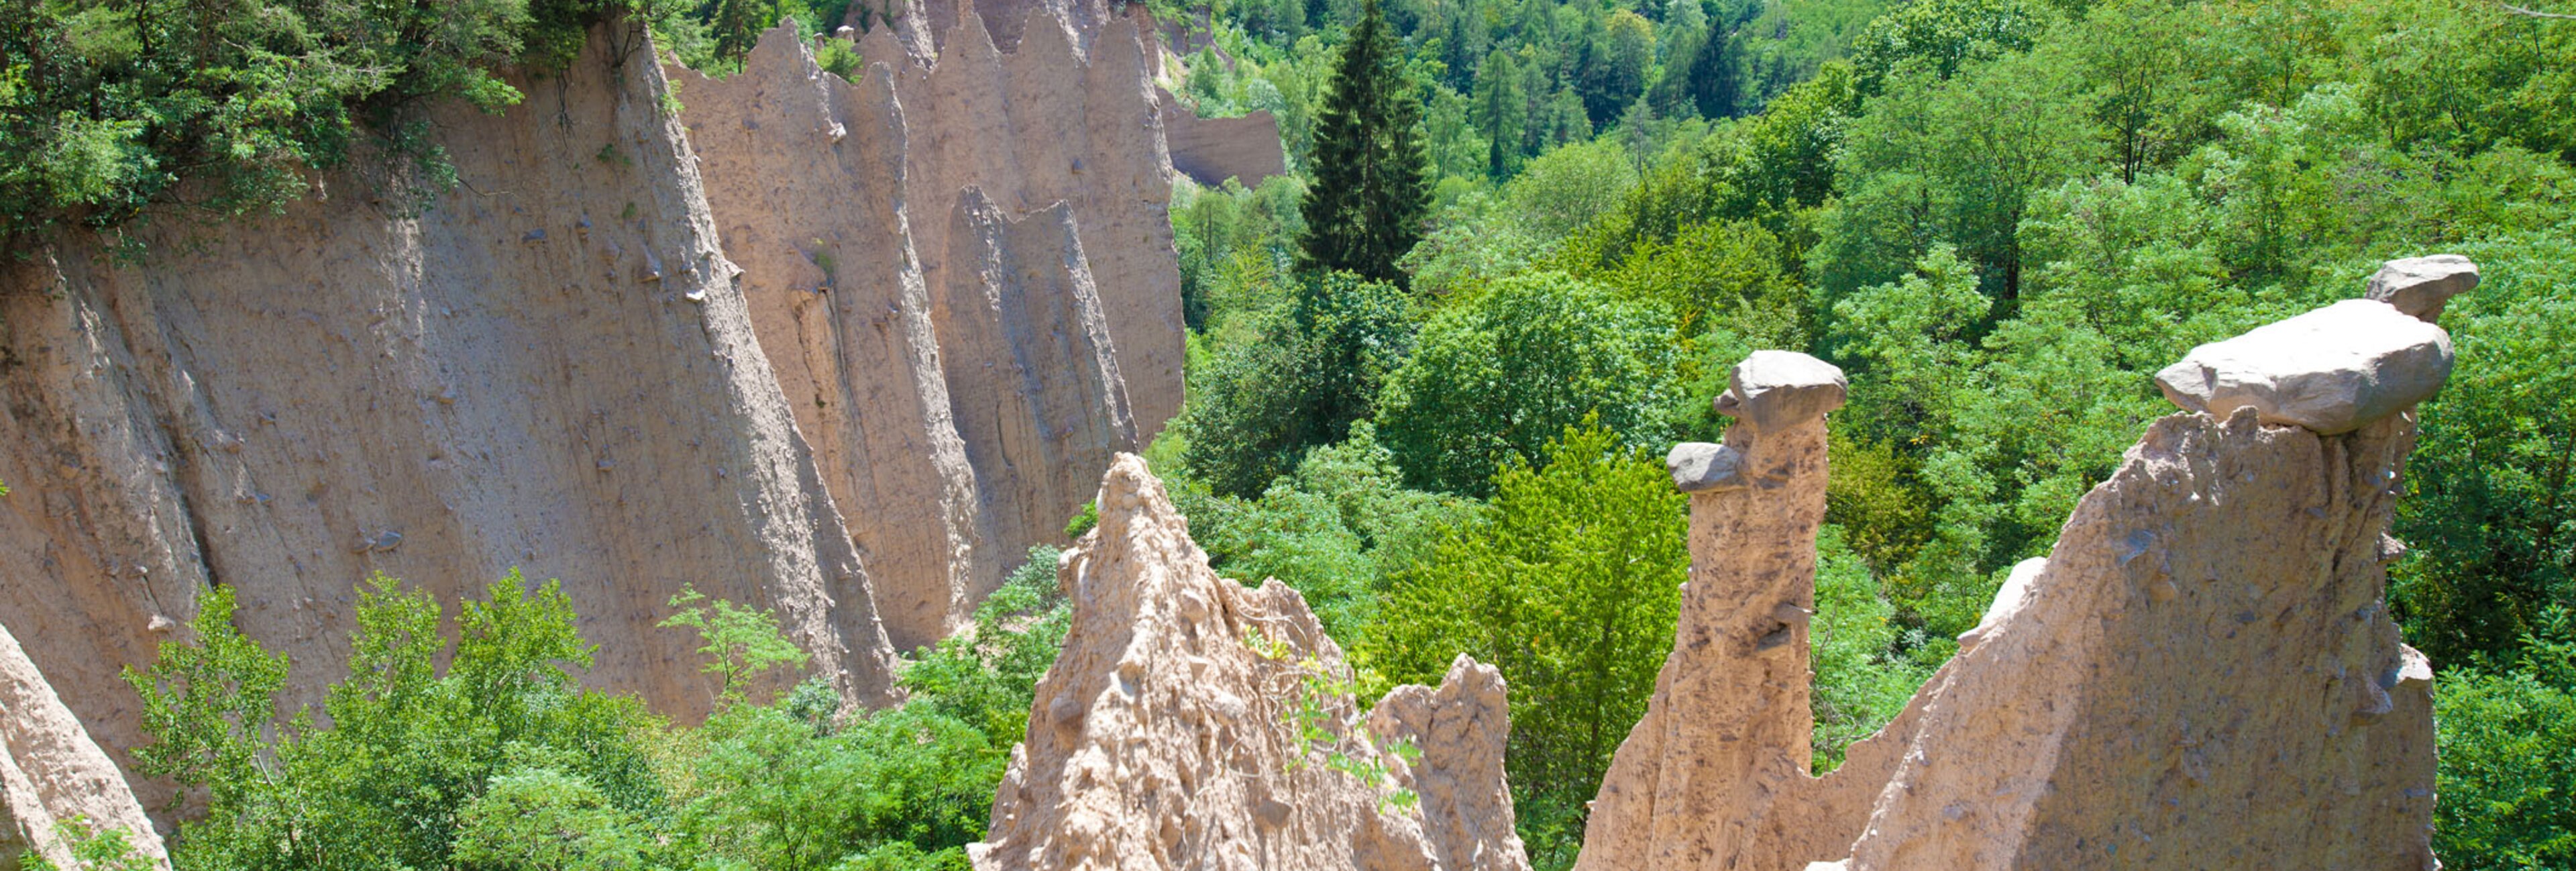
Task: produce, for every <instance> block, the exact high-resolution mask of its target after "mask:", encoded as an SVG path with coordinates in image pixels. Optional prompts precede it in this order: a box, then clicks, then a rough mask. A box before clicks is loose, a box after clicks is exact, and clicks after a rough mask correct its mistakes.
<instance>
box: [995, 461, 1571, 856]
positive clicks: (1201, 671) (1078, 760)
mask: <svg viewBox="0 0 2576 871" xmlns="http://www.w3.org/2000/svg"><path fill="white" fill-rule="evenodd" d="M1099 499H1100V503H1099V504H1100V524H1099V526H1098V527H1097V528H1096V529H1094V530H1093V531H1092V532H1091V533H1090V534H1088V535H1086V536H1084V538H1083V540H1082V541H1081V543H1080V544H1079V546H1077V547H1076V548H1074V549H1073V550H1071V551H1067V552H1066V553H1065V555H1064V557H1063V562H1062V563H1061V565H1060V568H1059V569H1058V578H1059V580H1060V582H1061V583H1062V584H1063V585H1064V587H1065V589H1066V592H1067V593H1068V594H1069V595H1070V596H1071V597H1072V599H1073V603H1074V605H1073V624H1072V627H1071V630H1070V632H1069V633H1068V634H1067V636H1066V638H1065V644H1064V650H1063V652H1062V653H1061V654H1060V655H1059V656H1058V657H1057V659H1056V662H1055V665H1054V667H1053V668H1051V669H1049V670H1048V672H1047V675H1046V677H1045V678H1044V679H1043V680H1041V681H1039V683H1038V687H1037V702H1036V705H1035V707H1034V708H1033V709H1032V710H1031V712H1030V718H1029V730H1028V736H1027V740H1026V741H1025V742H1023V743H1022V744H1021V745H1020V746H1019V747H1017V748H1015V749H1014V750H1013V751H1012V756H1011V764H1010V769H1009V771H1008V773H1007V774H1006V775H1005V776H1004V778H1003V781H1002V786H1001V789H1000V792H999V794H998V795H997V796H996V797H995V799H994V802H993V821H992V826H991V829H990V834H989V835H988V840H987V841H985V842H984V843H979V844H975V845H972V846H970V847H969V848H968V849H969V854H970V855H971V856H972V857H973V860H974V862H975V866H976V867H977V868H979V869H1014V871H1017V869H1075V868H1092V869H1106V868H1119V869H1129V868H1133V869H1169V868H1183V869H1189V868H1197V869H1245V871H1249V869H1325V868H1332V869H1343V868H1349V869H1358V868H1367V869H1434V868H1448V869H1458V868H1476V869H1495V871H1510V869H1520V868H1526V867H1528V861H1527V859H1526V858H1525V857H1523V856H1522V853H1521V848H1520V845H1519V843H1518V841H1517V839H1515V838H1513V837H1512V836H1511V817H1510V799H1509V797H1508V795H1509V794H1508V791H1507V790H1506V789H1505V787H1504V784H1503V781H1502V767H1501V757H1502V747H1503V740H1504V738H1505V736H1506V735H1507V733H1508V731H1509V728H1510V727H1509V725H1508V723H1507V722H1506V719H1505V718H1506V716H1507V715H1506V713H1505V711H1506V708H1505V706H1504V704H1503V687H1502V681H1501V677H1500V675H1499V674H1496V673H1495V672H1494V671H1493V670H1492V669H1491V668H1489V667H1486V666H1480V665H1477V664H1475V663H1474V662H1473V661H1471V660H1463V659H1462V660H1461V661H1460V662H1459V663H1458V664H1457V666H1456V667H1453V668H1452V669H1450V672H1449V675H1448V678H1447V680H1445V681H1443V683H1442V685H1441V686H1440V687H1439V688H1438V689H1429V688H1420V687H1415V688H1404V689H1398V690H1396V691H1394V692H1393V693H1390V694H1389V695H1388V697H1387V699H1386V701H1383V702H1381V703H1380V706H1379V710H1378V711H1377V712H1375V713H1371V714H1368V715H1365V716H1363V715H1362V714H1361V712H1360V711H1359V710H1358V706H1357V704H1356V703H1355V702H1354V700H1353V699H1352V698H1351V696H1350V694H1349V691H1348V690H1347V689H1344V688H1343V686H1344V685H1346V683H1347V681H1348V680H1349V667H1348V666H1347V665H1346V664H1345V663H1344V661H1343V658H1342V652H1341V649H1340V647H1338V646H1337V645H1335V644H1334V643H1333V640H1332V639H1331V638H1328V637H1326V636H1325V635H1324V632H1323V627H1322V625H1321V624H1320V623H1318V622H1316V620H1315V616H1314V614H1313V613H1312V612H1310V611H1309V610H1307V608H1306V604H1305V600H1304V599H1303V598H1301V597H1300V596H1298V594H1297V592H1296V591H1295V590H1291V589H1289V588H1288V587H1287V586H1286V585H1284V584H1281V583H1279V582H1278V581H1276V580H1272V581H1268V582H1265V583H1263V584H1262V585H1261V587H1260V588H1258V589H1246V588H1244V587H1243V586H1242V585H1240V584H1236V583H1234V582H1232V581H1228V580H1225V579H1223V578H1220V577H1218V576H1217V575H1216V573H1215V572H1214V571H1212V570H1210V569H1209V568H1208V564H1207V555H1206V554H1205V553H1204V552H1201V551H1200V550H1199V548H1198V546H1197V545H1196V544H1193V543H1192V542H1191V541H1190V538H1189V532H1188V527H1187V524H1186V523H1185V522H1184V521H1183V520H1182V519H1181V517H1180V515H1179V514H1178V513H1177V512H1175V511H1174V510H1173V508H1172V504H1171V501H1170V500H1169V498H1168V497H1167V496H1166V495H1165V493H1164V491H1163V487H1162V484H1161V482H1159V481H1156V480H1155V479H1154V478H1153V476H1152V475H1151V474H1150V473H1149V472H1147V471H1146V468H1145V462H1144V460H1142V459H1141V458H1138V457H1136V456H1133V455H1121V456H1120V457H1119V458H1118V459H1117V462H1115V463H1114V464H1112V465H1111V467H1110V469H1109V473H1108V475H1107V476H1106V478H1105V480H1104V481H1103V482H1102V484H1101V487H1100V491H1099ZM1398 740H1404V741H1410V742H1413V743H1414V744H1415V746H1417V747H1418V748H1419V749H1420V750H1421V754H1420V758H1419V761H1418V762H1416V763H1413V764H1407V763H1406V761H1405V760H1404V759H1403V758H1402V755H1401V754H1400V753H1398V752H1396V751H1395V749H1394V746H1395V743H1394V742H1396V741H1398ZM1407 793H1410V794H1411V795H1412V796H1415V797H1417V798H1418V799H1419V800H1418V801H1413V802H1408V801H1405V800H1404V796H1405V795H1406V794H1407Z"/></svg>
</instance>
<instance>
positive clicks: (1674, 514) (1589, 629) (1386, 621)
mask: <svg viewBox="0 0 2576 871" xmlns="http://www.w3.org/2000/svg"><path fill="white" fill-rule="evenodd" d="M1560 435H1561V438H1560V439H1558V440H1554V441H1551V442H1550V443H1549V444H1548V445H1547V446H1546V448H1545V451H1544V454H1543V458H1544V460H1545V463H1546V465H1544V466H1538V465H1533V464H1532V463H1530V462H1528V461H1525V460H1521V459H1517V458H1515V459H1513V460H1511V461H1510V462H1509V464H1508V465H1506V466H1504V467H1503V469H1502V471H1501V472H1499V473H1498V474H1496V475H1495V477H1494V490H1495V496H1494V502H1493V506H1492V508H1491V509H1490V510H1489V511H1487V512H1484V513H1483V515H1482V516H1480V517H1478V518H1475V519H1474V520H1472V521H1470V522H1467V523H1462V524H1459V525H1457V526H1453V527H1451V528H1449V529H1448V530H1447V531H1446V532H1444V533H1443V534H1442V536H1441V537H1440V539H1439V541H1438V544H1437V545H1436V546H1435V548H1434V549H1433V552H1432V553H1431V555H1430V557H1429V559H1427V560H1425V561H1423V562H1422V563H1420V564H1418V565H1417V566H1416V567H1415V568H1413V569H1412V570H1411V571H1408V572H1406V573H1404V574H1403V575H1402V576H1401V577H1400V578H1399V579H1398V581H1397V582H1396V584H1395V588H1394V590H1393V591H1392V592H1391V594H1390V595H1389V597H1388V599H1389V606H1388V607H1387V608H1386V609H1385V611H1384V613H1383V617H1382V621H1381V623H1380V624H1379V626H1378V627H1377V629H1376V633H1375V634H1374V636H1372V637H1371V638H1369V639H1367V641H1366V642H1365V643H1363V644H1362V645H1361V646H1360V650H1361V651H1362V652H1363V654H1364V655H1366V656H1367V657H1368V660H1369V662H1370V663H1372V664H1373V665H1374V666H1375V667H1376V668H1378V669H1380V670H1382V671H1383V672H1384V673H1385V674H1386V676H1387V677H1388V678H1389V679H1391V680H1396V681H1406V682H1420V683H1437V682H1438V681H1439V679H1440V676H1441V675H1442V674H1443V673H1445V672H1446V671H1447V669H1448V667H1449V663H1450V660H1451V658H1452V657H1454V656H1456V655H1457V654H1459V653H1462V652H1463V653H1466V654H1468V655H1470V656H1474V657H1476V658H1477V659H1478V660H1479V661H1482V662H1488V663H1492V664H1493V665H1495V666H1496V667H1497V668H1499V669H1501V670H1502V673H1503V678H1504V679H1505V680H1506V681H1509V682H1510V683H1511V686H1512V692H1511V714H1512V734H1511V743H1510V747H1509V752H1508V753H1507V754H1506V755H1505V757H1504V758H1505V763H1506V765H1507V767H1508V769H1509V773H1510V780H1511V784H1512V789H1513V793H1514V794H1513V800H1514V804H1515V806H1516V808H1517V810H1518V813H1519V815H1520V822H1521V831H1522V837H1523V838H1525V839H1527V840H1528V842H1529V846H1530V851H1531V855H1532V858H1533V859H1534V860H1535V861H1537V862H1539V863H1541V864H1547V865H1561V864H1563V862H1565V861H1568V860H1570V859H1571V858H1572V854H1573V850H1574V848H1575V846H1576V845H1577V844H1578V843H1579V841H1580V838H1581V832H1582V819H1583V813H1584V811H1583V808H1584V803H1585V802H1586V801H1588V800H1590V799H1591V798H1592V797H1593V794H1594V792H1595V790H1597V789H1598V788H1599V787H1600V784H1601V776H1602V774H1603V772H1604V771H1606V770H1607V769H1608V766H1609V763H1610V755H1611V753H1612V752H1613V751H1615V750H1616V749H1617V747H1618V744H1619V741H1620V740H1621V739H1622V738H1624V737H1626V736H1627V734H1628V728H1629V727H1630V726H1631V725H1633V724H1634V723H1636V722H1637V719H1638V718H1639V717H1641V716H1643V715H1644V713H1645V706H1646V698H1647V696H1649V695H1651V694H1652V693H1653V691H1654V684H1655V672H1656V670H1657V669H1658V668H1659V667H1661V666H1662V664H1663V661H1664V654H1665V652H1666V651H1668V650H1669V649H1670V648H1671V646H1672V638H1673V620H1674V617H1675V613H1676V608H1677V607H1678V601H1679V600H1678V595H1677V593H1676V592H1675V591H1676V590H1677V589H1678V588H1679V587H1680V585H1681V583H1682V581H1683V580H1684V579H1686V577H1687V575H1688V572H1689V568H1690V555H1689V552H1688V549H1687V547H1686V545H1685V543H1684V535H1685V532H1686V530H1687V526H1688V518H1689V509H1688V503H1687V499H1686V497H1684V496H1682V495H1681V494H1679V493H1676V492H1674V491H1673V486H1672V481H1671V480H1670V479H1669V478H1668V477H1667V476H1666V474H1665V471H1664V467H1663V462H1662V460H1661V458H1660V456H1659V454H1658V453H1657V452H1650V451H1647V450H1644V449H1640V448H1629V447H1624V446H1622V443H1621V439H1620V438H1619V436H1617V435H1616V434H1614V433H1612V432H1610V431H1608V430H1606V429H1603V428H1601V427H1600V426H1599V425H1598V423H1597V422H1595V421H1592V420H1586V421H1584V422H1583V423H1582V424H1581V425H1580V426H1578V427H1569V428H1567V429H1564V430H1561V431H1560Z"/></svg>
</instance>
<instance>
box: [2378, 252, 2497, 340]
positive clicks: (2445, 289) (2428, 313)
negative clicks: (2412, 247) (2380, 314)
mask: <svg viewBox="0 0 2576 871" xmlns="http://www.w3.org/2000/svg"><path fill="white" fill-rule="evenodd" d="M2477 286H2478V265H2477V264H2476V263H2473V262H2470V261H2469V258H2466V257H2462V256H2460V255H2457V254H2435V255H2433V256H2430V257H2408V258H2406V259H2404V260H2391V261H2388V262H2387V263H2385V264H2382V265H2381V266H2380V267H2379V274H2377V275H2373V276H2371V277H2370V289H2369V290H2368V291H2367V292H2366V293H2364V294H2363V295H2364V296H2365V297H2367V298H2369V299H2375V300H2378V301H2380V302H2384V303H2387V304H2389V305H2392V306H2396V307H2397V310H2398V311H2401V312H2405V313H2407V314H2410V315H2414V316H2415V317H2418V318H2422V319H2423V320H2424V321H2425V322H2426V323H2431V322H2432V321H2433V319H2435V318H2438V317H2441V316H2442V305H2443V304H2444V303H2448V302H2450V301H2451V297H2455V296H2459V295H2460V294H2463V293H2467V292H2469V291H2470V290H2471V289H2473V288H2476V287H2477Z"/></svg>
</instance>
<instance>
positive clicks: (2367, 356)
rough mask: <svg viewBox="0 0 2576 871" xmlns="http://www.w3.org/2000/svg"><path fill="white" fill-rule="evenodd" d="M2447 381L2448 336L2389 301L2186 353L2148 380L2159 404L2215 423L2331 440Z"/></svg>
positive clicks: (2329, 311)
mask: <svg viewBox="0 0 2576 871" xmlns="http://www.w3.org/2000/svg"><path fill="white" fill-rule="evenodd" d="M2450 374H2451V337H2450V334H2448V333H2444V332H2443V331H2442V328H2441V327H2437V326H2434V325H2432V324H2430V323H2426V322H2424V321H2421V320H2417V319H2415V318H2412V317H2408V316H2407V315H2406V314H2405V313H2403V312H2400V311H2398V310H2397V309H2396V307H2394V306H2391V305H2389V304H2388V303H2384V302H2380V301H2377V300H2367V299H2348V300H2344V301H2342V302H2339V303H2335V304H2334V305H2330V306H2326V307H2325V308H2321V309H2317V310H2315V311H2312V312H2308V313H2306V314H2303V315H2299V316H2297V317H2292V318H2289V319H2286V320H2282V321H2277V322H2274V323H2271V324H2266V325H2264V326H2261V327H2256V328H2255V329H2253V330H2251V331H2249V332H2247V333H2245V334H2244V335H2241V336H2237V337H2235V338H2232V339H2227V340H2225V341H2219V342H2211V343H2209V344H2206V345H2202V346H2200V347H2197V348H2193V349H2191V353H2190V354H2187V355H2185V356H2184V357H2183V359H2182V362H2179V363H2175V364H2173V365H2171V366H2167V367H2165V370H2164V371H2162V372H2158V373H2156V386H2157V387H2160V388H2163V389H2164V394H2165V398H2166V399H2169V400H2172V401H2173V404H2175V405H2178V406H2181V407H2182V408H2183V410H2185V411H2203V412H2208V413H2209V415H2210V416H2212V417H2216V418H2219V419H2222V420H2223V419H2226V417H2227V416H2228V415H2229V414H2230V413H2232V412H2234V411H2235V410H2236V409H2238V408H2244V407H2248V406H2250V407H2252V408H2253V409H2254V410H2255V412H2256V413H2257V414H2258V415H2259V416H2260V418H2261V420H2262V421H2263V422H2264V423H2268V424H2290V425H2297V426H2303V427H2307V428H2308V429H2311V430H2315V431H2316V432H2317V433H2319V434H2321V435H2336V434H2339V433H2346V432H2351V431H2353V430H2355V429H2359V428H2361V427H2362V425H2364V424H2367V423H2370V422H2371V421H2374V420H2378V419H2380V418H2383V417H2387V416H2388V415H2391V414H2395V413H2397V412H2399V411H2402V410H2404V409H2406V408H2408V407H2410V406H2413V405H2414V404H2416V403H2418V402H2422V401H2423V400H2424V399H2425V398H2426V397H2429V396H2432V395H2433V392H2434V391H2436V390H2439V389H2441V387H2442V381H2443V379H2445V378H2448V377H2450Z"/></svg>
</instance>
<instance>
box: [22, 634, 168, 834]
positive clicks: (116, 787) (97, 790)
mask: <svg viewBox="0 0 2576 871" xmlns="http://www.w3.org/2000/svg"><path fill="white" fill-rule="evenodd" d="M74 821H78V822H79V823H81V824H83V825H86V826H88V827H89V829H90V831H92V832H107V831H110V830H123V831H124V832H125V834H126V843H128V844H131V845H133V846H134V847H135V848H136V850H137V851H138V852H140V853H142V854H143V855H144V856H145V857H147V858H149V859H150V860H151V861H152V864H153V865H154V867H163V868H166V867H168V865H169V862H168V860H167V858H166V857H165V856H164V855H163V853H162V848H161V836H160V835H159V834H157V833H155V832H154V831H153V828H152V821H151V820H150V819H149V818H147V817H145V816H144V814H143V806H142V805H141V804H140V803H138V802H136V801H135V798H134V792H133V791H132V790H130V789H128V788H126V785H125V776H124V774H123V773H121V772H119V771H118V770H117V768H116V763H115V762H114V761H112V760H110V759H108V758H107V753H106V751H103V750H100V749H99V746H98V742H96V741H92V740H90V737H89V730H87V729H84V728H82V727H81V724H80V718H78V717H75V716H73V715H72V712H71V709H69V708H66V707H63V703H62V700H61V699H60V698H58V697H56V696H55V695H54V688H53V686H52V685H50V684H48V683H46V682H45V676H44V674H43V673H41V672H38V671H37V670H36V664H35V663H33V662H30V661H28V659H27V654H26V651H25V650H24V649H23V648H21V647H19V645H18V640H17V639H16V638H14V637H11V636H10V634H9V630H8V628H7V627H0V868H14V867H16V863H17V861H18V857H19V856H20V854H22V853H24V852H25V851H27V850H30V849H33V850H34V851H35V852H36V853H37V854H38V855H41V856H44V857H45V858H46V859H47V860H49V861H51V862H52V863H53V864H54V866H55V867H57V868H79V867H81V866H80V864H79V863H78V862H77V861H75V860H74V858H73V856H72V855H71V852H70V850H69V846H70V845H68V844H66V843H64V842H63V840H62V837H61V836H62V835H64V834H67V832H65V831H64V830H63V829H61V828H58V826H60V825H61V824H63V823H68V822H74Z"/></svg>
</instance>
